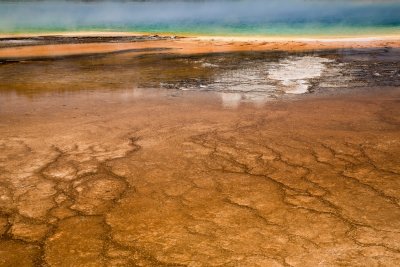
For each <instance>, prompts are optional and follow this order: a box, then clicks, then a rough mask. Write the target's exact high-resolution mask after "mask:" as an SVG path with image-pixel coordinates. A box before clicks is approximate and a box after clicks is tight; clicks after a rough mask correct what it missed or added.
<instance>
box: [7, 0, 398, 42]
mask: <svg viewBox="0 0 400 267" xmlns="http://www.w3.org/2000/svg"><path fill="white" fill-rule="evenodd" d="M86 30H99V31H133V32H169V33H192V34H219V35H228V34H229V35H232V34H233V35H337V34H342V35H359V34H370V33H374V34H399V33H400V0H397V1H390V0H386V1H375V2H373V1H366V0H347V1H346V0H331V1H329V0H279V1H278V0H270V1H267V0H265V1H261V0H244V1H240V0H238V1H235V0H232V1H218V0H214V1H212V0H210V1H168V0H164V1H144V2H143V1H140V2H137V1H91V2H80V1H38V2H36V1H16V2H4V1H3V2H0V32H3V33H7V32H49V31H51V32H54V31H86Z"/></svg>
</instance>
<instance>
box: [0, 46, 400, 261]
mask: <svg viewBox="0 0 400 267" xmlns="http://www.w3.org/2000/svg"><path fill="white" fill-rule="evenodd" d="M284 56H287V55H282V54H270V53H266V54H265V53H264V54H252V53H247V54H246V53H245V54H240V55H216V56H214V57H212V56H207V57H204V56H194V57H186V56H185V57H181V56H173V55H169V56H165V57H154V56H144V57H140V58H138V57H134V56H133V55H132V54H129V53H127V54H125V55H121V54H116V55H114V54H113V55H107V56H104V57H101V56H93V57H83V58H82V57H79V58H67V59H51V60H43V61H41V60H38V61H12V62H11V61H10V62H9V61H4V62H3V63H4V64H2V65H0V78H1V81H2V82H1V84H0V266H399V265H400V245H399V244H400V189H399V188H400V90H399V82H400V78H399V77H400V74H399V72H398V66H399V60H398V56H399V53H398V51H397V50H394V51H391V50H390V49H388V48H380V49H377V50H369V51H368V53H367V52H365V51H364V50H358V51H345V50H344V51H339V52H334V53H333V54H329V53H328V52H326V53H321V52H318V53H316V55H311V56H316V57H318V58H317V59H318V62H316V63H315V64H317V66H318V69H317V70H318V71H316V72H313V74H312V75H311V76H310V77H309V76H307V75H308V74H307V72H306V74H307V75H305V74H304V72H301V73H300V74H301V75H294V76H293V75H292V72H295V71H296V68H299V67H298V66H299V65H298V63H299V62H300V63H301V62H303V61H301V58H300V59H298V57H302V56H304V55H302V54H298V55H296V58H295V60H294V61H293V62H294V63H292V61H289V62H287V61H286V60H285V59H282V57H284ZM309 57H310V55H306V59H307V58H308V59H309ZM319 57H323V58H329V59H330V60H329V61H328V60H324V61H323V62H322V61H321V60H320V58H319ZM288 58H289V59H291V58H293V56H292V55H289V57H288ZM265 61H267V63H268V64H266V63H265ZM282 62H283V63H282ZM310 62H311V63H313V62H314V60H307V62H306V63H307V64H311V63H310ZM321 62H322V63H321ZM324 62H325V63H324ZM277 64H278V67H275V72H274V71H273V73H276V70H278V72H279V73H280V74H279V75H277V76H279V77H282V76H284V74H285V75H287V76H285V77H289V78H286V79H287V80H285V81H284V82H285V83H286V84H289V85H291V84H295V85H296V84H297V85H301V86H304V85H307V86H309V87H308V91H310V92H315V93H317V94H314V95H313V94H309V95H306V96H298V97H287V98H286V97H282V98H280V97H279V92H281V94H283V93H282V91H280V90H281V89H280V87H279V86H280V85H279V82H276V86H277V87H276V89H274V91H273V92H274V97H275V98H274V100H271V99H269V100H268V101H267V100H266V101H254V98H252V101H249V99H250V98H249V99H247V98H246V97H248V96H249V93H254V92H253V91H251V90H253V89H254V88H255V89H257V90H256V93H258V94H261V93H263V94H265V92H264V91H260V90H259V89H258V88H260V87H262V86H264V85H265V84H264V83H265V79H266V78H268V77H269V76H268V75H270V74H271V69H272V70H274V68H273V67H271V66H276V65H277ZM279 64H281V65H282V66H283V70H282V68H281V67H279V66H280V65H279ZM313 64H314V63H313ZM315 64H314V65H312V64H311V65H310V66H311V67H312V66H314V67H315ZM321 64H327V65H326V69H324V70H323V71H319V68H320V67H321V66H322V65H321ZM216 66H218V67H216ZM285 66H289V67H285ZM301 66H303V65H301ZM307 66H308V65H307ZM321 68H322V67H321ZM324 68H325V67H324ZM268 71H269V72H268ZM315 73H317V74H318V75H320V77H317V76H318V75H317V76H316V74H315ZM238 75H239V77H242V78H241V80H243V86H242V87H243V89H241V87H240V85H238V84H237V82H238V79H236V78H237V76H238ZM306 76H307V77H306ZM221 77H222V78H221ZM279 77H278V78H279ZM293 77H294V78H293ZM260 81H261V82H260ZM232 83H235V87H232V86H230V85H231V84H232ZM284 85H285V84H284ZM346 85H347V89H344V90H343V88H342V89H341V88H340V87H343V86H344V87H346ZM138 86H139V87H140V86H142V87H146V86H147V87H156V86H160V87H163V88H164V89H145V88H142V89H138ZM207 86H208V87H209V88H211V89H212V90H211V89H210V90H207ZM224 86H225V87H224ZM286 86H288V85H286ZM110 88H112V90H110ZM165 88H169V89H165ZM193 88H202V89H204V88H205V89H204V90H201V89H199V90H200V91H207V92H198V91H199V90H197V92H194V91H196V90H194V89H193ZM221 88H222V89H221ZM224 88H225V89H224ZM232 88H235V90H236V91H235V92H231V91H232ZM186 89H190V90H189V91H187V90H186ZM218 89H221V90H218ZM226 90H231V91H226ZM210 91H212V92H210ZM250 91H251V92H250ZM320 91H324V92H330V93H329V94H326V93H319V92H320ZM334 92H336V93H334ZM345 92H347V93H345ZM227 94H228V95H229V97H227ZM238 94H239V97H240V99H239V98H237V95H238ZM242 100H246V101H242ZM227 103H228V104H229V105H227ZM232 103H234V104H232Z"/></svg>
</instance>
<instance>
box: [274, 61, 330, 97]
mask: <svg viewBox="0 0 400 267" xmlns="http://www.w3.org/2000/svg"><path fill="white" fill-rule="evenodd" d="M328 62H332V60H329V59H326V58H321V57H291V58H287V59H285V60H283V61H281V62H280V63H279V64H278V65H277V66H276V67H275V68H271V69H270V70H269V73H268V78H270V79H273V80H277V81H279V82H280V84H281V85H282V88H281V89H282V90H283V91H284V92H285V93H289V94H304V93H307V91H308V88H309V86H310V84H309V81H310V80H311V79H314V78H317V77H320V76H321V74H322V72H323V70H324V69H325V68H326V66H325V64H324V63H328Z"/></svg>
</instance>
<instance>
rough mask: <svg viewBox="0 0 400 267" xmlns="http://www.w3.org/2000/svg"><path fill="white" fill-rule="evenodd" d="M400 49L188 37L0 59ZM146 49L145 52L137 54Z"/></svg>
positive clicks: (13, 52) (360, 42) (370, 42)
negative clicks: (127, 53)
mask: <svg viewBox="0 0 400 267" xmlns="http://www.w3.org/2000/svg"><path fill="white" fill-rule="evenodd" d="M374 47H392V48H396V47H400V38H399V37H391V38H383V37H382V38H359V39H351V38H334V39H325V40H324V39H300V38H299V39H294V40H290V39H284V38H281V39H279V38H277V39H274V38H262V37H260V38H255V37H254V38H248V39H246V38H229V37H215V38H212V37H189V38H177V39H169V38H167V39H166V40H147V41H142V42H133V43H118V42H117V43H101V42H100V43H82V44H49V45H36V46H24V47H9V48H1V49H0V58H35V57H55V56H71V55H82V54H97V53H110V52H118V51H132V50H137V54H146V53H154V50H152V49H164V51H158V52H157V53H178V54H206V53H224V52H239V51H274V50H278V51H307V50H319V49H340V48H374ZM140 49H146V50H148V51H147V52H146V51H142V52H141V51H140Z"/></svg>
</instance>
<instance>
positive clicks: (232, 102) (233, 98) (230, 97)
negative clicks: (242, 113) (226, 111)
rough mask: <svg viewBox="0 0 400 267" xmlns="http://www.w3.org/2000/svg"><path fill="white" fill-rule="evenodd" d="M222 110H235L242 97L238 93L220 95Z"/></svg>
mask: <svg viewBox="0 0 400 267" xmlns="http://www.w3.org/2000/svg"><path fill="white" fill-rule="evenodd" d="M220 95H221V99H222V105H223V106H224V108H237V107H238V106H239V104H240V101H241V100H242V95H241V94H238V93H220Z"/></svg>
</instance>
